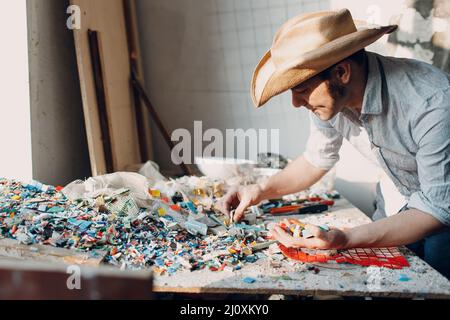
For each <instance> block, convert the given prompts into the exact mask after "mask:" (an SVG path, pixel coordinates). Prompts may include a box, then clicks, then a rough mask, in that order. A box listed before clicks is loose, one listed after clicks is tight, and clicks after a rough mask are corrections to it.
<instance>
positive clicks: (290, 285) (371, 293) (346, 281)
mask: <svg viewBox="0 0 450 320" xmlns="http://www.w3.org/2000/svg"><path fill="white" fill-rule="evenodd" d="M291 217H295V218H299V219H301V220H304V221H306V222H309V223H314V224H324V223H328V224H329V225H331V226H335V227H352V226H358V225H362V224H366V223H369V222H370V221H371V220H370V219H369V218H368V217H367V216H366V215H365V214H364V213H363V212H361V211H360V210H359V209H357V208H356V207H354V206H353V205H351V204H350V203H349V202H348V201H347V200H345V199H341V200H338V201H337V202H336V204H335V206H334V207H333V208H332V209H331V211H329V212H326V213H321V214H311V215H299V216H291ZM270 218H272V217H270ZM277 218H279V217H277ZM272 219H273V218H272ZM401 251H402V252H403V253H404V255H405V257H406V258H407V260H408V262H409V263H410V265H411V266H410V267H409V268H406V269H402V270H390V269H386V268H376V267H369V268H368V267H361V266H355V265H349V264H339V265H337V264H320V265H319V264H316V266H318V268H319V269H320V272H319V273H318V274H315V273H314V272H313V271H309V270H308V268H307V265H301V264H294V263H293V262H292V261H288V260H285V261H283V265H282V266H281V267H279V268H273V267H271V266H270V265H269V258H264V259H259V260H258V261H257V262H256V263H253V264H248V263H247V264H245V267H243V268H242V269H241V270H239V271H234V272H226V271H222V272H211V271H209V270H199V271H194V272H189V271H184V272H178V273H176V274H175V275H173V276H167V275H165V276H156V275H155V278H154V281H155V282H154V288H153V290H154V291H155V292H160V293H183V294H192V293H208V294H263V295H273V294H282V295H296V296H325V295H337V296H360V297H392V298H413V299H422V298H425V299H426V298H436V299H450V282H449V281H448V280H447V279H446V278H445V277H444V276H442V275H441V274H440V273H438V272H437V271H436V270H434V269H433V268H432V267H430V266H429V265H428V264H426V263H425V262H424V261H423V260H421V259H420V258H419V257H417V256H416V255H414V253H412V252H411V251H409V250H408V249H406V248H401ZM400 275H406V276H407V277H408V278H409V279H410V280H409V281H404V282H403V281H400V280H399V278H400ZM245 277H252V278H254V279H256V281H255V282H254V283H252V284H248V283H245V282H244V281H243V279H244V278H245Z"/></svg>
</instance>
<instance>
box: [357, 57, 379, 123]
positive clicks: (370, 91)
mask: <svg viewBox="0 0 450 320" xmlns="http://www.w3.org/2000/svg"><path fill="white" fill-rule="evenodd" d="M367 61H368V63H367V67H368V76H367V84H366V89H365V92H364V99H363V104H362V110H361V115H364V114H380V113H381V112H382V100H381V88H382V77H381V70H380V67H379V65H378V60H377V57H376V55H375V54H373V53H371V52H367Z"/></svg>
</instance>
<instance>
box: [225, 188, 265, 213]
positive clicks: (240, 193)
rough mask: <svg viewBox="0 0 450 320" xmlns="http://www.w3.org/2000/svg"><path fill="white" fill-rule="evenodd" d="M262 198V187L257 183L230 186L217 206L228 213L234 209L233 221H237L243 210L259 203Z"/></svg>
mask: <svg viewBox="0 0 450 320" xmlns="http://www.w3.org/2000/svg"><path fill="white" fill-rule="evenodd" d="M262 200H264V199H263V198H262V189H261V187H260V186H259V185H257V184H253V185H249V186H239V187H233V188H231V189H230V190H229V191H228V192H227V194H226V195H225V196H224V197H223V198H222V199H221V200H220V201H219V203H218V204H217V208H218V209H219V210H220V211H222V212H223V213H225V214H227V215H229V214H230V211H231V210H234V209H236V211H235V214H234V221H235V222H238V221H240V220H241V219H242V218H243V217H244V211H245V209H247V208H248V207H250V206H254V205H257V204H259V203H260V202H261V201H262Z"/></svg>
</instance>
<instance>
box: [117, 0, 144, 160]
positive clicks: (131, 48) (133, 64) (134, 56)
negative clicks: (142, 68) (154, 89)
mask: <svg viewBox="0 0 450 320" xmlns="http://www.w3.org/2000/svg"><path fill="white" fill-rule="evenodd" d="M131 6H132V4H131V3H130V0H123V8H124V13H125V27H126V31H127V41H128V52H129V56H130V70H136V73H138V70H139V68H138V56H139V55H138V49H137V47H138V45H137V43H136V41H135V40H136V39H135V37H134V32H135V30H134V29H135V28H134V25H133V18H132V15H133V10H132V8H131ZM132 89H133V100H134V112H135V115H136V125H137V130H138V143H139V151H140V154H141V161H142V162H143V163H144V162H147V161H148V160H149V153H148V150H147V145H146V139H145V136H146V131H145V123H144V121H143V120H144V117H143V114H142V104H141V99H140V98H139V92H138V91H137V89H136V88H134V87H133V88H132Z"/></svg>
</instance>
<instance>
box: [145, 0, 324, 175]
mask: <svg viewBox="0 0 450 320" xmlns="http://www.w3.org/2000/svg"><path fill="white" fill-rule="evenodd" d="M137 5H138V12H139V24H140V34H141V42H142V47H143V48H142V54H143V60H144V68H145V77H146V85H147V89H148V91H149V92H150V96H151V99H152V101H153V102H154V104H155V107H156V108H157V110H158V112H159V113H160V115H161V118H162V119H163V121H164V123H166V124H167V126H168V127H169V128H170V130H174V129H176V128H188V129H190V130H191V129H192V127H193V121H194V120H203V124H204V126H205V127H208V128H209V127H213V128H219V129H221V130H224V129H226V128H243V129H247V128H266V129H270V128H275V129H280V136H281V145H280V152H281V153H282V154H284V155H287V156H289V157H295V156H297V155H299V154H301V153H302V151H303V150H304V147H305V143H306V139H307V137H308V133H309V129H308V119H307V113H306V112H305V111H304V110H297V109H294V108H293V107H291V102H290V99H291V97H290V94H289V93H286V94H284V95H281V96H279V97H276V98H274V99H273V100H272V101H270V102H269V103H268V104H267V105H266V106H265V107H264V108H261V109H258V110H256V109H255V108H254V107H253V105H252V102H251V98H250V94H249V91H250V80H251V77H252V73H253V70H254V68H255V66H256V64H257V63H258V61H259V59H260V58H261V57H262V56H263V54H264V53H265V52H266V51H267V50H268V48H269V47H270V45H271V42H272V38H273V36H274V34H275V32H276V31H277V29H278V28H279V27H280V26H281V24H282V23H283V22H285V21H286V20H287V19H289V18H291V17H293V16H295V15H297V14H299V13H302V12H308V11H317V10H325V9H327V8H328V6H329V1H328V0H321V1H316V0H170V1H167V0H152V1H148V0H137ZM154 144H155V153H156V161H157V162H158V163H159V164H160V165H161V167H163V168H167V167H168V166H169V165H170V158H169V157H168V152H167V148H166V146H165V144H164V142H163V141H162V139H161V137H160V136H159V135H155V141H154Z"/></svg>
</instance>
